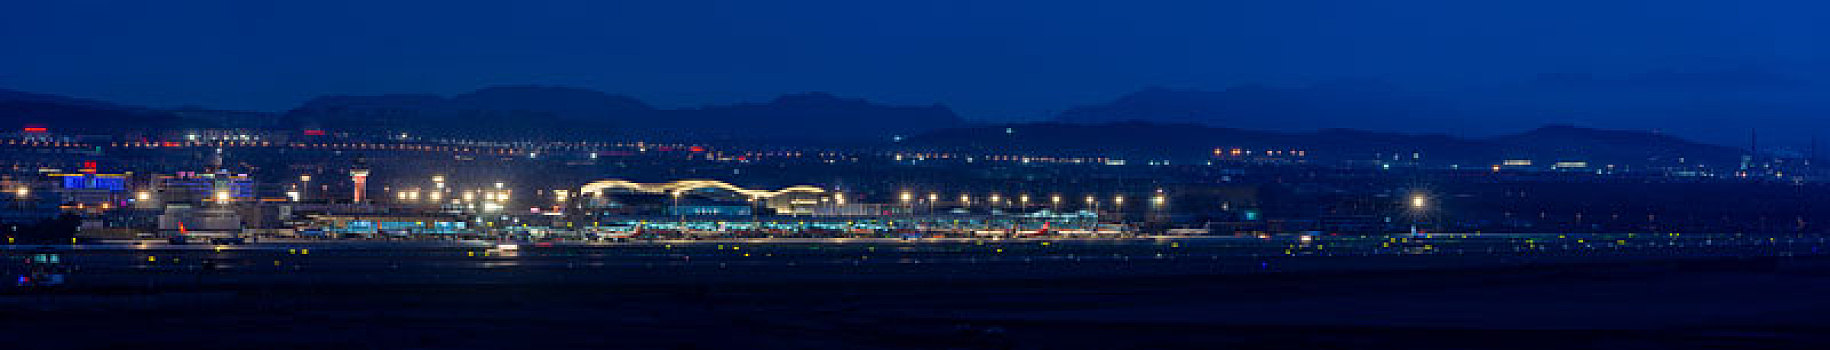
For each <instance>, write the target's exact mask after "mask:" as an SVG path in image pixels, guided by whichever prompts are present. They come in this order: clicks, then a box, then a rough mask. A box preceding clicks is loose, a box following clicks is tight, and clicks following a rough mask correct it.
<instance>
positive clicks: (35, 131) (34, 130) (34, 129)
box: [25, 126, 51, 134]
mask: <svg viewBox="0 0 1830 350" xmlns="http://www.w3.org/2000/svg"><path fill="white" fill-rule="evenodd" d="M50 131H51V129H48V128H45V127H42V126H28V127H25V132H27V133H33V134H43V133H46V132H50Z"/></svg>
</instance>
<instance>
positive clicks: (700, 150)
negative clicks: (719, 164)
mask: <svg viewBox="0 0 1830 350" xmlns="http://www.w3.org/2000/svg"><path fill="white" fill-rule="evenodd" d="M690 150H692V151H693V152H705V147H699V146H693V148H690Z"/></svg>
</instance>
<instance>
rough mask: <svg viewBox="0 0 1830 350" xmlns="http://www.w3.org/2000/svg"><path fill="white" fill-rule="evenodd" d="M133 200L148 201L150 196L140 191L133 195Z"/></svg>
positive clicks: (150, 198)
mask: <svg viewBox="0 0 1830 350" xmlns="http://www.w3.org/2000/svg"><path fill="white" fill-rule="evenodd" d="M133 198H134V199H136V200H143V201H149V200H152V194H151V193H147V192H146V191H140V192H139V193H134V195H133Z"/></svg>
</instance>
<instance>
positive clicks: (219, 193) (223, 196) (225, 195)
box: [216, 191, 229, 202]
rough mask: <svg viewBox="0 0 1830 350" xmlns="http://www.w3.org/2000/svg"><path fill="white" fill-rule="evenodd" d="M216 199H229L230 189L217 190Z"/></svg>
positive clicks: (224, 200)
mask: <svg viewBox="0 0 1830 350" xmlns="http://www.w3.org/2000/svg"><path fill="white" fill-rule="evenodd" d="M216 201H217V202H227V201H229V191H216Z"/></svg>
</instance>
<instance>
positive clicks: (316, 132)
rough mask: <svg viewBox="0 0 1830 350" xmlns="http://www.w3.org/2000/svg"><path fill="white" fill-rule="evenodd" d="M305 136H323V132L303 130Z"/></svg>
mask: <svg viewBox="0 0 1830 350" xmlns="http://www.w3.org/2000/svg"><path fill="white" fill-rule="evenodd" d="M305 134H306V135H311V136H324V130H305Z"/></svg>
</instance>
